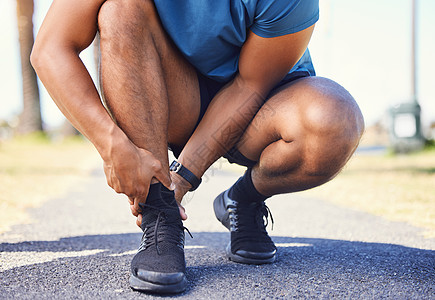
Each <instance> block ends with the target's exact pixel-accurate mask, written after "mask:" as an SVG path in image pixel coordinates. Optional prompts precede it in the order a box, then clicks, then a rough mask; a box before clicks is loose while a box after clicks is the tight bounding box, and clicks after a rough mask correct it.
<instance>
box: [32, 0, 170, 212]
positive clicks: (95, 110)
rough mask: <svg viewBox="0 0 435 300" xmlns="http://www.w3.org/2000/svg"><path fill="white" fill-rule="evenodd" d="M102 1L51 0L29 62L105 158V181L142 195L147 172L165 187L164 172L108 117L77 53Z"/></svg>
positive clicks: (89, 36)
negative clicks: (52, 0) (51, 2)
mask: <svg viewBox="0 0 435 300" xmlns="http://www.w3.org/2000/svg"><path fill="white" fill-rule="evenodd" d="M104 1H105V0H74V1H71V0H55V1H54V2H53V4H52V6H51V7H50V10H49V12H48V14H47V16H46V18H45V20H44V22H43V24H42V27H41V30H40V32H39V34H38V36H37V39H36V41H35V45H34V48H33V52H32V56H31V61H32V64H33V66H34V67H35V70H36V71H37V73H38V76H39V77H40V79H41V81H42V82H43V83H44V85H45V86H46V88H47V90H48V91H49V93H50V95H51V97H52V98H53V100H54V101H55V103H56V104H57V106H58V107H59V109H60V110H61V111H62V112H63V113H64V115H65V116H66V117H67V118H68V119H69V120H70V121H71V123H72V124H73V125H74V126H75V127H76V128H77V129H78V130H79V131H80V132H81V133H82V134H83V135H85V136H86V137H87V138H88V139H89V140H90V141H91V142H92V143H93V144H94V145H95V147H96V149H97V150H98V152H99V153H100V155H101V157H102V158H103V160H104V169H105V173H106V178H107V181H108V183H109V185H110V186H111V187H112V188H114V189H115V191H117V192H119V193H124V194H126V195H127V196H129V197H132V198H134V199H142V200H143V199H145V198H146V195H147V193H148V187H149V184H150V181H151V179H152V177H156V178H157V179H159V180H160V181H161V182H162V183H163V184H165V185H166V186H168V187H169V185H170V178H169V174H168V171H167V170H166V168H162V166H161V164H160V162H159V161H158V160H156V159H155V158H154V157H153V155H152V154H151V153H150V152H148V151H146V150H145V149H140V148H138V147H136V146H135V145H134V144H133V143H132V142H131V141H130V140H129V138H128V137H127V136H126V135H125V134H124V132H123V131H122V130H121V129H120V128H119V127H118V126H116V124H115V123H114V122H113V121H112V119H111V118H110V116H109V114H108V113H107V111H106V110H105V108H104V106H103V105H102V103H101V101H100V98H99V95H98V92H97V90H96V88H95V86H94V84H93V82H92V79H91V77H90V75H89V73H88V72H87V70H86V68H85V66H84V65H83V63H82V61H81V60H80V58H79V53H80V52H81V51H82V50H83V49H85V48H86V47H88V46H89V45H90V43H91V42H92V40H93V39H94V36H95V34H96V31H97V17H98V11H99V9H100V7H101V5H102V4H103V3H104ZM126 158H128V159H126ZM150 171H151V172H150ZM134 202H135V205H136V206H137V205H138V204H137V203H136V202H137V201H134Z"/></svg>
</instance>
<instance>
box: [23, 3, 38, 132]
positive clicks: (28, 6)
mask: <svg viewBox="0 0 435 300" xmlns="http://www.w3.org/2000/svg"><path fill="white" fill-rule="evenodd" d="M33 11H34V3H33V0H17V24H18V36H19V42H20V57H21V73H22V78H23V111H22V112H21V115H20V119H19V124H18V128H17V132H18V133H21V134H25V133H31V132H35V131H42V118H41V105H40V100H39V89H38V83H37V80H36V73H35V70H34V69H33V67H32V65H31V64H30V52H31V51H32V47H33V42H34V37H33Z"/></svg>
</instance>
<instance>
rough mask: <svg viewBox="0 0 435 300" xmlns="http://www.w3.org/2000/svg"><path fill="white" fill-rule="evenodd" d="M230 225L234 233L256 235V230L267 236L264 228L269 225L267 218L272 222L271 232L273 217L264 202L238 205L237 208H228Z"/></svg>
mask: <svg viewBox="0 0 435 300" xmlns="http://www.w3.org/2000/svg"><path fill="white" fill-rule="evenodd" d="M229 212H230V219H231V225H232V227H234V229H235V230H234V231H240V232H244V233H252V234H253V235H256V233H258V230H260V231H261V232H262V233H265V234H267V231H266V227H267V225H268V224H269V216H270V220H271V222H272V230H273V224H274V221H273V216H272V212H271V211H270V209H269V207H267V205H266V204H265V203H264V202H257V203H248V204H240V203H238V205H237V207H234V208H230V209H229Z"/></svg>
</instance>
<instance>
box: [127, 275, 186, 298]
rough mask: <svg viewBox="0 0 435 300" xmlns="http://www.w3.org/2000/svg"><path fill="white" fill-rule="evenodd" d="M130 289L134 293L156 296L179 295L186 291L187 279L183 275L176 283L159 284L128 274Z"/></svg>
mask: <svg viewBox="0 0 435 300" xmlns="http://www.w3.org/2000/svg"><path fill="white" fill-rule="evenodd" d="M129 283H130V287H131V288H132V289H133V290H135V291H140V292H148V293H158V294H176V293H181V292H183V291H184V290H185V289H186V286H187V279H186V277H185V276H184V275H183V276H182V278H181V280H180V281H179V282H176V283H170V284H160V283H154V282H150V281H146V280H143V279H141V278H138V277H136V276H135V275H133V274H130V280H129Z"/></svg>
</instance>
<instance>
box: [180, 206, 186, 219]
mask: <svg viewBox="0 0 435 300" xmlns="http://www.w3.org/2000/svg"><path fill="white" fill-rule="evenodd" d="M178 209H179V211H180V217H181V220H183V221H186V220H187V214H186V211H185V210H184V207H182V206H181V205H178Z"/></svg>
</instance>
